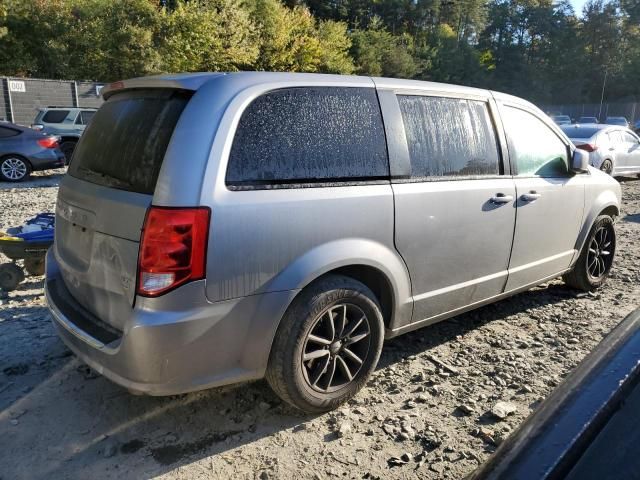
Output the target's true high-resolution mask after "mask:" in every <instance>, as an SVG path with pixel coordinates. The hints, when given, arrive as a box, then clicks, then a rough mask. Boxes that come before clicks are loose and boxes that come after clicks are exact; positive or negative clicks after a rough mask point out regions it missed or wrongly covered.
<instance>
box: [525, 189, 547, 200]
mask: <svg viewBox="0 0 640 480" xmlns="http://www.w3.org/2000/svg"><path fill="white" fill-rule="evenodd" d="M541 196H542V195H541V194H540V193H538V192H536V191H534V190H532V191H530V192H529V193H524V194H523V195H522V196H521V197H520V198H521V199H522V200H524V201H525V202H535V201H536V200H537V199H539V198H540V197H541Z"/></svg>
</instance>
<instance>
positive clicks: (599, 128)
mask: <svg viewBox="0 0 640 480" xmlns="http://www.w3.org/2000/svg"><path fill="white" fill-rule="evenodd" d="M560 128H562V130H563V131H564V133H566V135H567V136H568V137H569V138H570V139H571V141H572V142H573V143H574V145H575V146H576V147H578V148H580V149H582V150H585V151H587V152H589V163H590V164H591V165H593V166H594V167H596V168H599V169H600V170H602V171H603V172H606V173H608V174H609V175H611V176H618V175H631V174H640V138H638V135H636V134H635V133H633V132H632V131H631V130H629V129H628V128H624V127H620V126H616V125H604V124H578V125H562V126H561V127H560Z"/></svg>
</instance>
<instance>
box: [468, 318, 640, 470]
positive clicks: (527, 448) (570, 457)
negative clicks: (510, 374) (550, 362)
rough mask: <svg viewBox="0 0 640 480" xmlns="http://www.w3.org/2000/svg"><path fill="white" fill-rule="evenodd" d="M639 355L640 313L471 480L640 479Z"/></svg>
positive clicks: (624, 323)
mask: <svg viewBox="0 0 640 480" xmlns="http://www.w3.org/2000/svg"><path fill="white" fill-rule="evenodd" d="M639 349H640V310H636V311H635V312H633V313H631V314H630V315H629V316H628V317H627V318H625V319H624V320H623V321H622V322H621V323H620V324H619V325H618V326H617V327H616V328H615V330H613V331H612V332H611V333H610V334H609V335H608V336H607V337H606V338H605V339H604V340H603V341H602V342H601V343H600V345H598V347H597V348H596V349H595V350H594V351H593V353H591V354H590V355H589V356H587V358H585V359H584V360H583V361H582V363H581V364H580V365H579V366H578V367H577V368H576V369H575V370H574V371H573V373H572V374H571V375H570V376H569V377H568V378H567V379H566V380H565V382H564V383H562V384H561V385H560V386H559V387H558V388H557V389H556V390H555V391H554V392H553V393H552V394H551V396H550V397H549V398H547V399H546V400H545V401H544V402H543V403H542V404H541V405H540V406H539V407H538V408H537V409H536V412H535V413H534V414H533V415H531V416H530V417H529V418H528V419H527V421H526V422H525V423H523V424H522V426H521V427H520V428H519V429H518V430H517V431H516V432H515V433H514V434H513V435H511V436H510V437H509V438H508V439H507V440H506V441H505V442H504V443H503V444H502V445H500V448H498V450H497V451H496V452H495V453H494V455H493V456H492V457H491V458H490V459H489V461H488V462H486V463H485V464H484V465H482V466H481V467H480V468H479V469H478V470H476V471H475V472H474V473H473V474H471V476H470V477H469V479H471V480H480V479H493V480H498V479H505V480H506V479H512V478H518V479H521V480H525V479H532V480H533V479H535V480H540V479H552V478H563V479H604V478H638V472H639V471H640V456H638V450H637V445H638V441H640V417H639V416H638V409H640V381H639V380H640V365H639V364H638V351H639Z"/></svg>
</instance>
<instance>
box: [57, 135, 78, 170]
mask: <svg viewBox="0 0 640 480" xmlns="http://www.w3.org/2000/svg"><path fill="white" fill-rule="evenodd" d="M76 143H77V142H74V141H72V140H66V141H64V142H62V143H61V144H60V150H62V153H64V164H65V165H69V164H70V163H71V157H72V156H73V151H74V150H75V149H76Z"/></svg>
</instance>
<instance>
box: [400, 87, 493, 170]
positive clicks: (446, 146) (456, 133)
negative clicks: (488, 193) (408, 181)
mask: <svg viewBox="0 0 640 480" xmlns="http://www.w3.org/2000/svg"><path fill="white" fill-rule="evenodd" d="M398 102H399V103H400V111H401V112H402V119H403V121H404V127H405V131H406V134H407V142H408V144H409V155H410V156H411V176H412V177H414V178H421V177H439V176H476V175H497V174H499V172H500V170H499V157H498V144H497V141H496V137H495V132H494V129H493V124H492V122H491V118H490V117H489V111H488V109H487V104H486V102H480V101H474V100H465V99H458V98H441V97H427V96H413V95H399V96H398Z"/></svg>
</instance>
